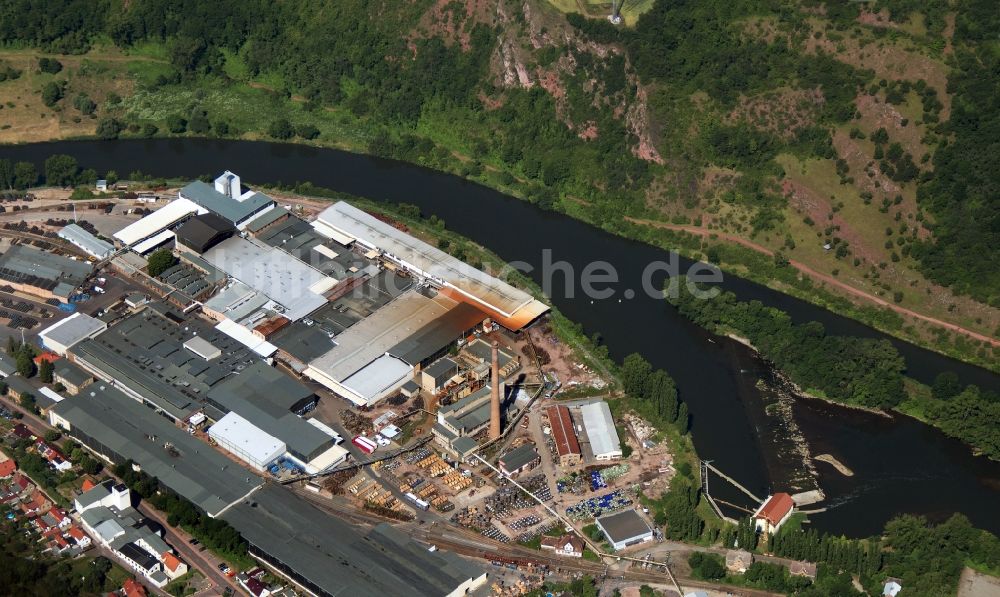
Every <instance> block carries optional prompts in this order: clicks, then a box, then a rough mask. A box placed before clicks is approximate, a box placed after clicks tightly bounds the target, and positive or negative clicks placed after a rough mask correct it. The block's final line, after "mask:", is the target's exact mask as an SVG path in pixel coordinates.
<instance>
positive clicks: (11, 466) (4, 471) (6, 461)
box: [0, 453, 17, 479]
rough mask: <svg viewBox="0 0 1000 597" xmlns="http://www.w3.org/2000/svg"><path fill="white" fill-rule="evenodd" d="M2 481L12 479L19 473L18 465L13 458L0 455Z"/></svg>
mask: <svg viewBox="0 0 1000 597" xmlns="http://www.w3.org/2000/svg"><path fill="white" fill-rule="evenodd" d="M0 458H3V460H0V479H6V478H8V477H12V476H13V475H14V473H15V472H17V463H16V462H14V459H13V458H8V457H7V455H6V454H3V453H0Z"/></svg>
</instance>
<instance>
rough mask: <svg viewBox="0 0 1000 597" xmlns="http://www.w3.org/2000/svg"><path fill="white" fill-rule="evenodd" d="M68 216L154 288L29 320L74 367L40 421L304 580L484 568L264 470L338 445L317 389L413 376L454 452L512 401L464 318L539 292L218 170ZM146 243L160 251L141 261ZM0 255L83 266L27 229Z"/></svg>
mask: <svg viewBox="0 0 1000 597" xmlns="http://www.w3.org/2000/svg"><path fill="white" fill-rule="evenodd" d="M78 228H79V227H78V226H77V227H74V228H70V227H67V228H66V231H65V233H64V234H63V235H62V238H63V239H64V240H66V241H67V242H70V243H72V244H73V245H74V246H76V247H78V248H79V249H80V250H82V251H84V252H86V253H87V254H89V255H91V256H94V257H95V258H100V259H107V260H108V263H109V266H110V267H111V268H113V269H114V270H115V271H117V272H119V273H121V274H123V275H124V276H125V278H126V279H127V280H130V283H133V284H139V285H141V286H142V287H145V288H146V289H147V290H148V292H147V293H145V294H146V296H156V295H159V298H154V299H151V300H150V299H144V298H143V297H142V293H133V294H132V295H129V296H128V297H127V300H125V301H123V303H122V305H121V307H120V308H117V309H116V310H114V311H111V310H110V309H106V310H104V311H102V312H101V313H96V314H93V315H87V314H84V313H74V314H73V316H72V317H68V318H66V319H62V320H60V321H58V322H57V323H55V324H53V325H50V326H48V327H47V328H46V329H44V330H42V331H41V332H40V333H39V340H40V343H41V344H42V345H43V346H44V348H45V349H47V350H50V351H52V352H53V353H54V354H55V355H58V356H60V357H63V362H64V365H62V369H61V370H65V369H66V367H67V366H71V367H72V368H73V371H74V372H75V373H77V375H76V376H74V378H75V377H81V378H86V380H87V381H86V382H79V383H89V385H85V386H83V387H79V388H78V387H77V385H74V388H76V389H78V391H77V392H76V393H75V394H73V395H71V396H69V397H65V398H63V397H62V396H60V395H58V394H55V397H57V398H59V400H55V399H53V401H52V405H51V407H49V408H47V409H46V412H47V415H48V419H49V421H50V423H51V424H53V425H55V426H57V427H59V428H61V429H63V430H65V432H66V433H67V434H68V435H69V436H70V437H72V438H74V439H75V440H77V441H78V442H80V443H81V444H82V445H84V446H86V447H87V448H89V449H90V450H91V451H92V452H93V453H94V454H96V455H98V456H100V457H101V458H102V459H104V460H105V461H107V462H110V463H116V464H117V463H122V462H126V461H131V462H133V463H135V465H136V467H138V468H140V469H141V470H143V471H144V472H146V473H147V474H149V475H150V476H153V477H155V478H156V479H158V480H159V481H160V482H161V483H162V484H163V485H165V486H166V487H169V488H170V489H171V490H172V491H174V492H176V493H177V494H178V495H180V496H182V497H184V498H186V499H188V500H189V501H191V502H192V503H193V504H195V505H196V506H197V507H198V508H200V509H201V510H202V511H204V512H205V513H206V514H207V515H208V516H211V517H217V518H222V519H225V520H226V521H228V522H229V523H230V524H232V525H233V526H234V527H235V528H236V529H237V530H238V531H239V532H240V533H241V534H242V535H243V537H244V538H246V539H247V541H248V542H249V543H250V546H251V553H252V554H253V555H254V556H256V557H258V558H260V559H261V560H262V561H264V562H267V563H269V564H272V565H273V566H274V567H275V569H277V570H280V571H281V572H282V573H283V574H285V575H287V576H289V577H290V578H292V579H294V580H295V581H296V582H297V583H298V584H299V585H300V586H301V587H303V588H305V589H307V590H309V591H310V592H313V593H315V594H331V595H332V594H376V593H383V594H393V595H394V594H404V593H406V592H407V590H415V591H417V593H419V594H451V593H452V592H453V591H457V592H456V593H455V594H461V593H462V592H465V590H467V589H471V588H475V587H476V586H478V585H479V584H481V583H482V582H483V581H484V579H485V575H484V574H483V572H482V571H481V570H479V569H478V567H477V566H474V565H472V564H471V563H469V562H467V561H465V560H462V559H461V558H458V557H456V556H454V555H452V554H448V553H442V552H439V553H429V552H428V551H427V550H426V549H424V548H419V547H417V548H415V547H413V545H412V540H411V539H410V538H409V537H407V536H406V535H405V534H402V533H399V532H396V531H394V530H393V529H392V528H390V527H385V528H381V527H379V528H376V529H375V530H374V531H372V532H370V533H368V534H367V535H364V534H359V533H358V531H356V530H354V529H353V528H352V527H350V526H348V525H346V524H345V523H342V522H340V521H339V520H337V519H335V518H331V517H329V516H324V515H320V514H319V512H318V511H316V510H315V508H314V507H313V506H311V505H309V504H308V503H307V502H305V501H303V499H302V498H301V497H300V496H297V495H296V494H295V493H294V492H292V491H290V490H289V489H286V488H285V487H282V486H281V485H274V484H272V483H269V481H268V480H269V479H272V478H274V477H280V476H281V475H287V474H289V471H290V474H299V475H316V474H320V473H324V472H326V471H331V470H334V469H336V468H337V467H338V466H341V465H344V464H345V463H347V462H349V461H350V457H351V442H345V441H344V437H342V436H341V434H340V433H338V432H337V431H336V430H334V429H333V427H331V426H330V425H328V424H326V423H324V422H322V421H321V420H320V418H319V417H317V416H311V415H312V413H313V412H314V411H315V409H317V408H318V405H320V404H321V403H322V401H324V400H325V401H330V400H333V401H335V402H341V403H342V405H344V406H346V407H347V408H348V409H355V408H360V409H362V410H368V409H372V408H381V404H382V403H383V401H385V400H386V399H387V398H389V397H400V396H402V397H406V396H416V395H417V394H418V393H423V395H424V396H426V397H427V398H428V400H430V402H431V403H430V405H429V408H431V409H433V412H436V415H435V416H436V418H437V424H435V425H434V426H433V438H434V439H436V441H437V442H438V445H439V447H440V448H441V449H442V450H444V451H445V452H446V453H449V454H452V455H454V456H455V457H457V458H465V457H468V456H469V455H470V454H472V453H473V452H474V451H475V450H476V449H477V448H478V446H479V445H480V443H481V442H483V441H487V440H495V439H498V438H499V436H500V430H501V427H502V426H505V425H507V423H508V420H509V418H510V417H511V416H512V415H513V414H514V413H515V412H517V408H518V407H517V406H515V402H516V394H517V392H516V391H514V388H513V387H510V386H508V383H507V381H506V380H508V378H511V377H512V376H513V375H514V374H515V373H516V372H517V371H518V370H519V369H520V367H521V362H520V361H521V357H520V356H518V355H516V354H515V353H514V352H513V351H512V350H510V349H509V348H507V347H506V346H505V347H500V346H499V345H498V343H497V342H496V341H495V340H490V341H486V340H485V339H483V338H481V337H480V336H482V335H484V334H490V333H494V332H497V331H498V330H504V333H507V334H516V333H517V332H519V331H520V330H521V329H522V328H524V327H525V326H527V325H528V324H530V323H532V322H533V321H534V320H536V319H537V318H538V317H540V316H541V315H543V314H544V313H545V312H546V311H547V307H546V306H545V305H544V304H543V303H541V302H539V301H538V300H536V299H534V298H533V297H532V296H531V295H530V294H528V293H526V292H524V291H522V290H519V289H516V288H514V287H513V286H511V285H509V284H507V283H506V282H504V281H502V280H500V279H498V278H494V277H492V276H489V275H487V274H485V273H483V272H482V271H480V270H478V269H475V268H473V267H471V266H469V265H467V264H465V263H464V262H462V261H460V260H458V259H456V258H455V257H452V256H451V255H448V254H447V253H445V252H443V251H441V250H439V249H437V248H435V247H432V246H430V245H428V244H427V243H424V242H422V241H420V240H418V239H416V238H414V237H412V236H410V235H409V234H408V233H407V232H405V231H404V230H403V229H401V228H400V227H396V226H393V225H391V224H390V223H387V222H385V221H383V220H381V219H378V218H376V217H375V216H372V215H370V214H368V213H366V212H364V211H362V210H360V209H357V208H355V207H353V206H351V205H349V204H347V203H344V202H339V203H336V204H334V205H332V206H330V207H329V208H328V209H326V210H325V211H323V212H322V213H320V214H319V215H318V217H317V218H316V219H315V220H314V221H312V222H308V221H306V220H304V219H302V218H300V217H298V216H296V215H294V214H293V213H292V212H291V211H290V210H289V209H287V208H285V207H281V206H278V205H277V203H276V202H275V201H274V200H273V199H271V198H270V197H268V196H267V195H264V194H263V193H259V192H255V191H252V190H246V189H245V188H244V187H243V186H242V185H241V183H240V179H239V177H238V176H236V175H235V174H233V173H230V172H226V173H224V174H223V175H222V176H220V177H219V178H217V179H216V180H215V181H214V184H206V183H204V182H200V181H196V182H193V183H191V184H189V185H187V186H185V187H183V188H182V189H180V191H179V195H178V197H177V198H176V199H174V200H172V201H170V202H168V203H166V204H165V205H164V206H162V207H160V208H159V209H157V210H156V211H153V212H151V213H149V214H148V215H145V217H142V218H141V219H139V220H137V221H134V222H132V223H130V224H128V225H127V226H125V227H124V228H122V229H120V230H118V231H117V232H115V233H114V234H113V241H114V245H112V244H111V243H109V242H107V241H104V240H101V239H98V238H97V237H95V236H93V235H91V234H90V233H88V232H87V231H86V230H83V229H78ZM162 251H169V252H170V253H171V256H172V260H173V262H174V265H172V266H171V267H169V268H168V269H167V270H166V271H163V272H158V273H157V274H156V275H155V276H152V275H150V274H147V273H146V262H147V259H149V258H150V257H151V256H152V255H153V254H154V253H156V252H162ZM35 252H37V253H38V255H36V254H35ZM3 265H4V267H2V268H0V276H2V277H4V278H5V279H6V280H8V281H9V282H10V283H15V282H16V283H18V284H32V285H34V286H35V287H37V289H38V290H37V292H39V293H40V294H45V295H51V296H58V297H62V296H69V295H71V294H72V293H73V292H75V291H76V290H75V289H76V288H77V287H78V286H79V285H80V283H81V282H80V281H82V279H84V278H86V277H87V276H88V275H90V272H89V270H88V269H87V268H88V267H91V265H90V264H87V263H85V262H84V263H80V262H75V261H71V260H67V259H65V258H62V257H59V258H56V257H55V256H52V255H49V254H46V253H43V252H41V251H35V250H34V249H27V248H25V249H22V250H21V251H20V252H18V251H8V252H7V253H6V254H5V255H4V256H3ZM77 265H79V267H75V266H77ZM4 272H7V273H4ZM78 278H79V279H80V281H78ZM102 280H103V278H102ZM77 292H78V291H77ZM91 380H95V381H92V382H91ZM394 400H395V398H394ZM344 406H341V407H338V408H343V407H344ZM386 416H387V417H388V416H396V415H395V413H393V412H389V413H388V414H387V415H386ZM387 420H389V419H387ZM382 427H384V428H385V431H384V432H383V433H384V434H385V435H386V436H389V437H391V436H393V435H394V434H398V433H399V430H398V428H396V427H394V426H392V425H383V426H382ZM392 429H395V431H392ZM362 440H363V441H362ZM362 440H358V439H357V438H355V441H354V444H355V445H358V446H365V447H370V450H374V449H375V448H376V447H377V446H379V445H382V444H381V443H376V442H375V441H374V438H362ZM383 441H385V442H386V443H388V442H387V440H385V439H384V438H383V436H379V442H383ZM370 450H368V449H365V450H362V451H363V452H365V453H368V452H369V451H370ZM345 565H347V566H349V567H350V572H348V571H347V570H346V569H345V568H344V567H343V566H345Z"/></svg>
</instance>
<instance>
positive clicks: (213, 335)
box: [72, 303, 260, 420]
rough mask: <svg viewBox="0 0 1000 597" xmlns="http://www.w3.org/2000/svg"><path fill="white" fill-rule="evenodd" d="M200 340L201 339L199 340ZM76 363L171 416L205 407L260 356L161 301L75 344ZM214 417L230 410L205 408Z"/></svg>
mask: <svg viewBox="0 0 1000 597" xmlns="http://www.w3.org/2000/svg"><path fill="white" fill-rule="evenodd" d="M195 338H197V340H195ZM72 354H73V357H74V360H75V362H76V364H77V365H79V366H80V367H82V368H83V369H85V370H86V371H89V372H90V373H92V374H94V375H95V376H96V377H98V378H99V379H104V380H108V381H111V380H114V382H115V387H117V388H118V389H119V390H121V391H123V392H125V393H126V394H127V395H129V396H131V397H132V398H133V399H135V400H138V401H141V402H143V403H145V404H148V405H149V406H151V407H153V408H154V409H156V410H157V411H159V412H161V413H163V414H164V415H166V416H168V417H169V418H171V419H175V420H187V419H188V417H190V416H191V415H192V414H194V413H195V412H197V411H200V410H202V409H203V403H204V399H205V396H207V395H208V392H209V390H211V389H212V388H213V387H214V386H215V385H216V384H218V383H220V382H221V381H222V380H223V379H225V378H227V377H228V376H230V375H232V374H233V373H234V372H235V371H239V370H242V369H244V368H246V367H247V366H249V365H252V364H253V363H255V362H258V361H259V360H260V358H259V357H258V356H257V355H256V354H254V353H253V352H251V351H250V350H249V349H247V348H246V347H245V346H244V345H243V344H241V343H240V342H238V341H236V340H234V339H232V338H231V337H229V336H228V335H226V334H223V333H221V332H219V331H218V330H216V329H215V328H212V327H211V326H209V325H206V324H204V323H202V322H201V321H200V320H199V319H197V318H193V317H183V316H181V315H180V314H178V313H176V312H174V311H173V310H172V309H170V308H168V307H166V306H165V305H163V304H162V303H151V304H150V305H149V306H147V307H146V308H145V309H143V310H142V311H139V312H138V313H134V314H132V315H130V316H129V317H127V318H125V319H124V320H122V321H120V322H119V323H118V324H117V325H115V326H113V327H111V328H109V329H108V330H107V331H106V332H104V333H102V334H100V335H98V336H96V337H94V338H92V339H90V340H86V341H83V342H80V343H78V344H76V345H75V346H74V347H73V349H72ZM205 410H206V411H207V413H206V414H208V415H209V416H210V417H211V418H212V419H213V420H218V419H220V418H222V416H223V415H224V414H225V413H224V412H220V411H218V410H215V409H212V408H211V406H207V407H205Z"/></svg>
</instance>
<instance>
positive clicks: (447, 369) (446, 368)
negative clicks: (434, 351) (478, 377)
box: [423, 357, 458, 379]
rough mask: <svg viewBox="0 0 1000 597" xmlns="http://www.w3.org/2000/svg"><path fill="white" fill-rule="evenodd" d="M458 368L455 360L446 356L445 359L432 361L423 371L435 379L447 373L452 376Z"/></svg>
mask: <svg viewBox="0 0 1000 597" xmlns="http://www.w3.org/2000/svg"><path fill="white" fill-rule="evenodd" d="M457 370H458V365H457V364H456V363H455V361H453V360H451V359H449V358H448V357H445V358H443V359H440V360H438V361H435V362H434V363H432V364H431V365H430V366H428V367H427V368H426V369H424V370H423V373H425V374H427V375H429V376H431V377H432V378H434V379H437V378H439V377H441V376H442V375H447V376H449V377H451V376H452V375H454V374H455V372H456V371H457Z"/></svg>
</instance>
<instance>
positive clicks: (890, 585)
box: [882, 578, 903, 597]
mask: <svg viewBox="0 0 1000 597" xmlns="http://www.w3.org/2000/svg"><path fill="white" fill-rule="evenodd" d="M902 590H903V585H901V584H899V579H898V578H889V579H886V582H885V586H884V587H882V597H896V595H899V592H900V591H902Z"/></svg>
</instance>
